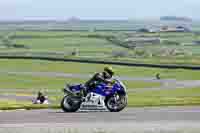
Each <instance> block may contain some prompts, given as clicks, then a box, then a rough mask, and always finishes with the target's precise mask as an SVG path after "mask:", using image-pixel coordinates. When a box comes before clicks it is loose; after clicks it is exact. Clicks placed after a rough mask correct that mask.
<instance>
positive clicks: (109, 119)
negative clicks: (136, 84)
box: [0, 107, 200, 132]
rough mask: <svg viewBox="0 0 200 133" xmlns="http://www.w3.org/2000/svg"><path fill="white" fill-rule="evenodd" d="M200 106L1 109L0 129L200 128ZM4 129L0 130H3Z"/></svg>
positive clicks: (149, 129)
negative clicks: (117, 110) (111, 109)
mask: <svg viewBox="0 0 200 133" xmlns="http://www.w3.org/2000/svg"><path fill="white" fill-rule="evenodd" d="M199 114H200V107H163V108H160V107H153V108H128V109H125V110H124V111H122V112H120V113H110V112H77V113H63V112H62V111H61V110H32V111H11V112H1V113H0V118H1V119H0V129H2V131H3V129H4V130H5V129H6V128H14V129H16V128H24V132H25V131H26V130H27V129H28V128H34V127H37V128H60V129H61V128H62V129H64V128H74V129H76V128H77V129H81V130H88V129H93V128H103V129H106V130H108V131H115V132H119V131H126V132H132V131H138V132H139V131H142V132H143V131H152V129H153V131H154V130H157V131H177V130H188V129H192V130H195V131H197V130H198V131H200V115H199ZM0 131H1V130H0Z"/></svg>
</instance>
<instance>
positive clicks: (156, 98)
mask: <svg viewBox="0 0 200 133" xmlns="http://www.w3.org/2000/svg"><path fill="white" fill-rule="evenodd" d="M199 94H200V89H199V88H192V89H175V90H156V91H145V92H137V93H130V94H128V107H149V106H193V105H195V106H197V105H198V106H199V105H200V95H199ZM50 99H51V100H53V101H54V104H52V105H33V104H31V103H30V102H19V101H12V100H9V101H5V100H1V101H0V110H11V109H27V110H29V109H47V108H53V109H58V108H60V101H61V99H62V95H59V96H50Z"/></svg>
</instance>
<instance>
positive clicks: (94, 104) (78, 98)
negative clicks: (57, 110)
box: [61, 79, 128, 112]
mask: <svg viewBox="0 0 200 133" xmlns="http://www.w3.org/2000/svg"><path fill="white" fill-rule="evenodd" d="M114 81H115V82H114V84H112V85H110V84H105V83H100V84H98V85H97V86H96V88H94V89H89V90H88V89H87V91H88V92H87V93H86V94H84V92H85V90H86V88H85V86H84V85H82V84H78V85H68V84H67V85H66V86H65V88H64V94H65V96H64V98H63V99H62V101H61V108H62V109H63V111H64V112H76V111H78V110H80V111H81V110H86V111H87V110H108V111H110V112H119V111H121V110H123V109H124V108H125V107H126V106H127V99H128V97H127V92H126V87H125V85H124V84H123V83H122V82H121V81H120V80H117V79H114Z"/></svg>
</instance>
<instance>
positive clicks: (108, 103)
mask: <svg viewBox="0 0 200 133" xmlns="http://www.w3.org/2000/svg"><path fill="white" fill-rule="evenodd" d="M119 97H120V102H123V103H122V104H121V105H120V106H119V105H118V106H115V107H112V103H111V102H112V101H113V98H114V97H113V96H110V97H107V98H106V99H105V105H106V107H107V109H108V110H109V111H110V112H120V111H122V110H123V109H124V108H125V107H126V106H127V97H126V96H125V95H119ZM122 100H123V101H122Z"/></svg>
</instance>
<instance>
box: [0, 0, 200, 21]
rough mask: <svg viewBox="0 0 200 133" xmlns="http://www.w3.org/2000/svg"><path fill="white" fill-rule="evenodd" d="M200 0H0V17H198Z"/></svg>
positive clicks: (14, 18) (18, 18)
mask: <svg viewBox="0 0 200 133" xmlns="http://www.w3.org/2000/svg"><path fill="white" fill-rule="evenodd" d="M199 12H200V0H0V20H34V19H44V20H45V19H47V20H48V19H53V20H66V19H68V18H70V17H72V16H76V17H78V18H80V19H110V20H115V19H159V17H160V16H186V17H191V18H193V19H200V15H199Z"/></svg>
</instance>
